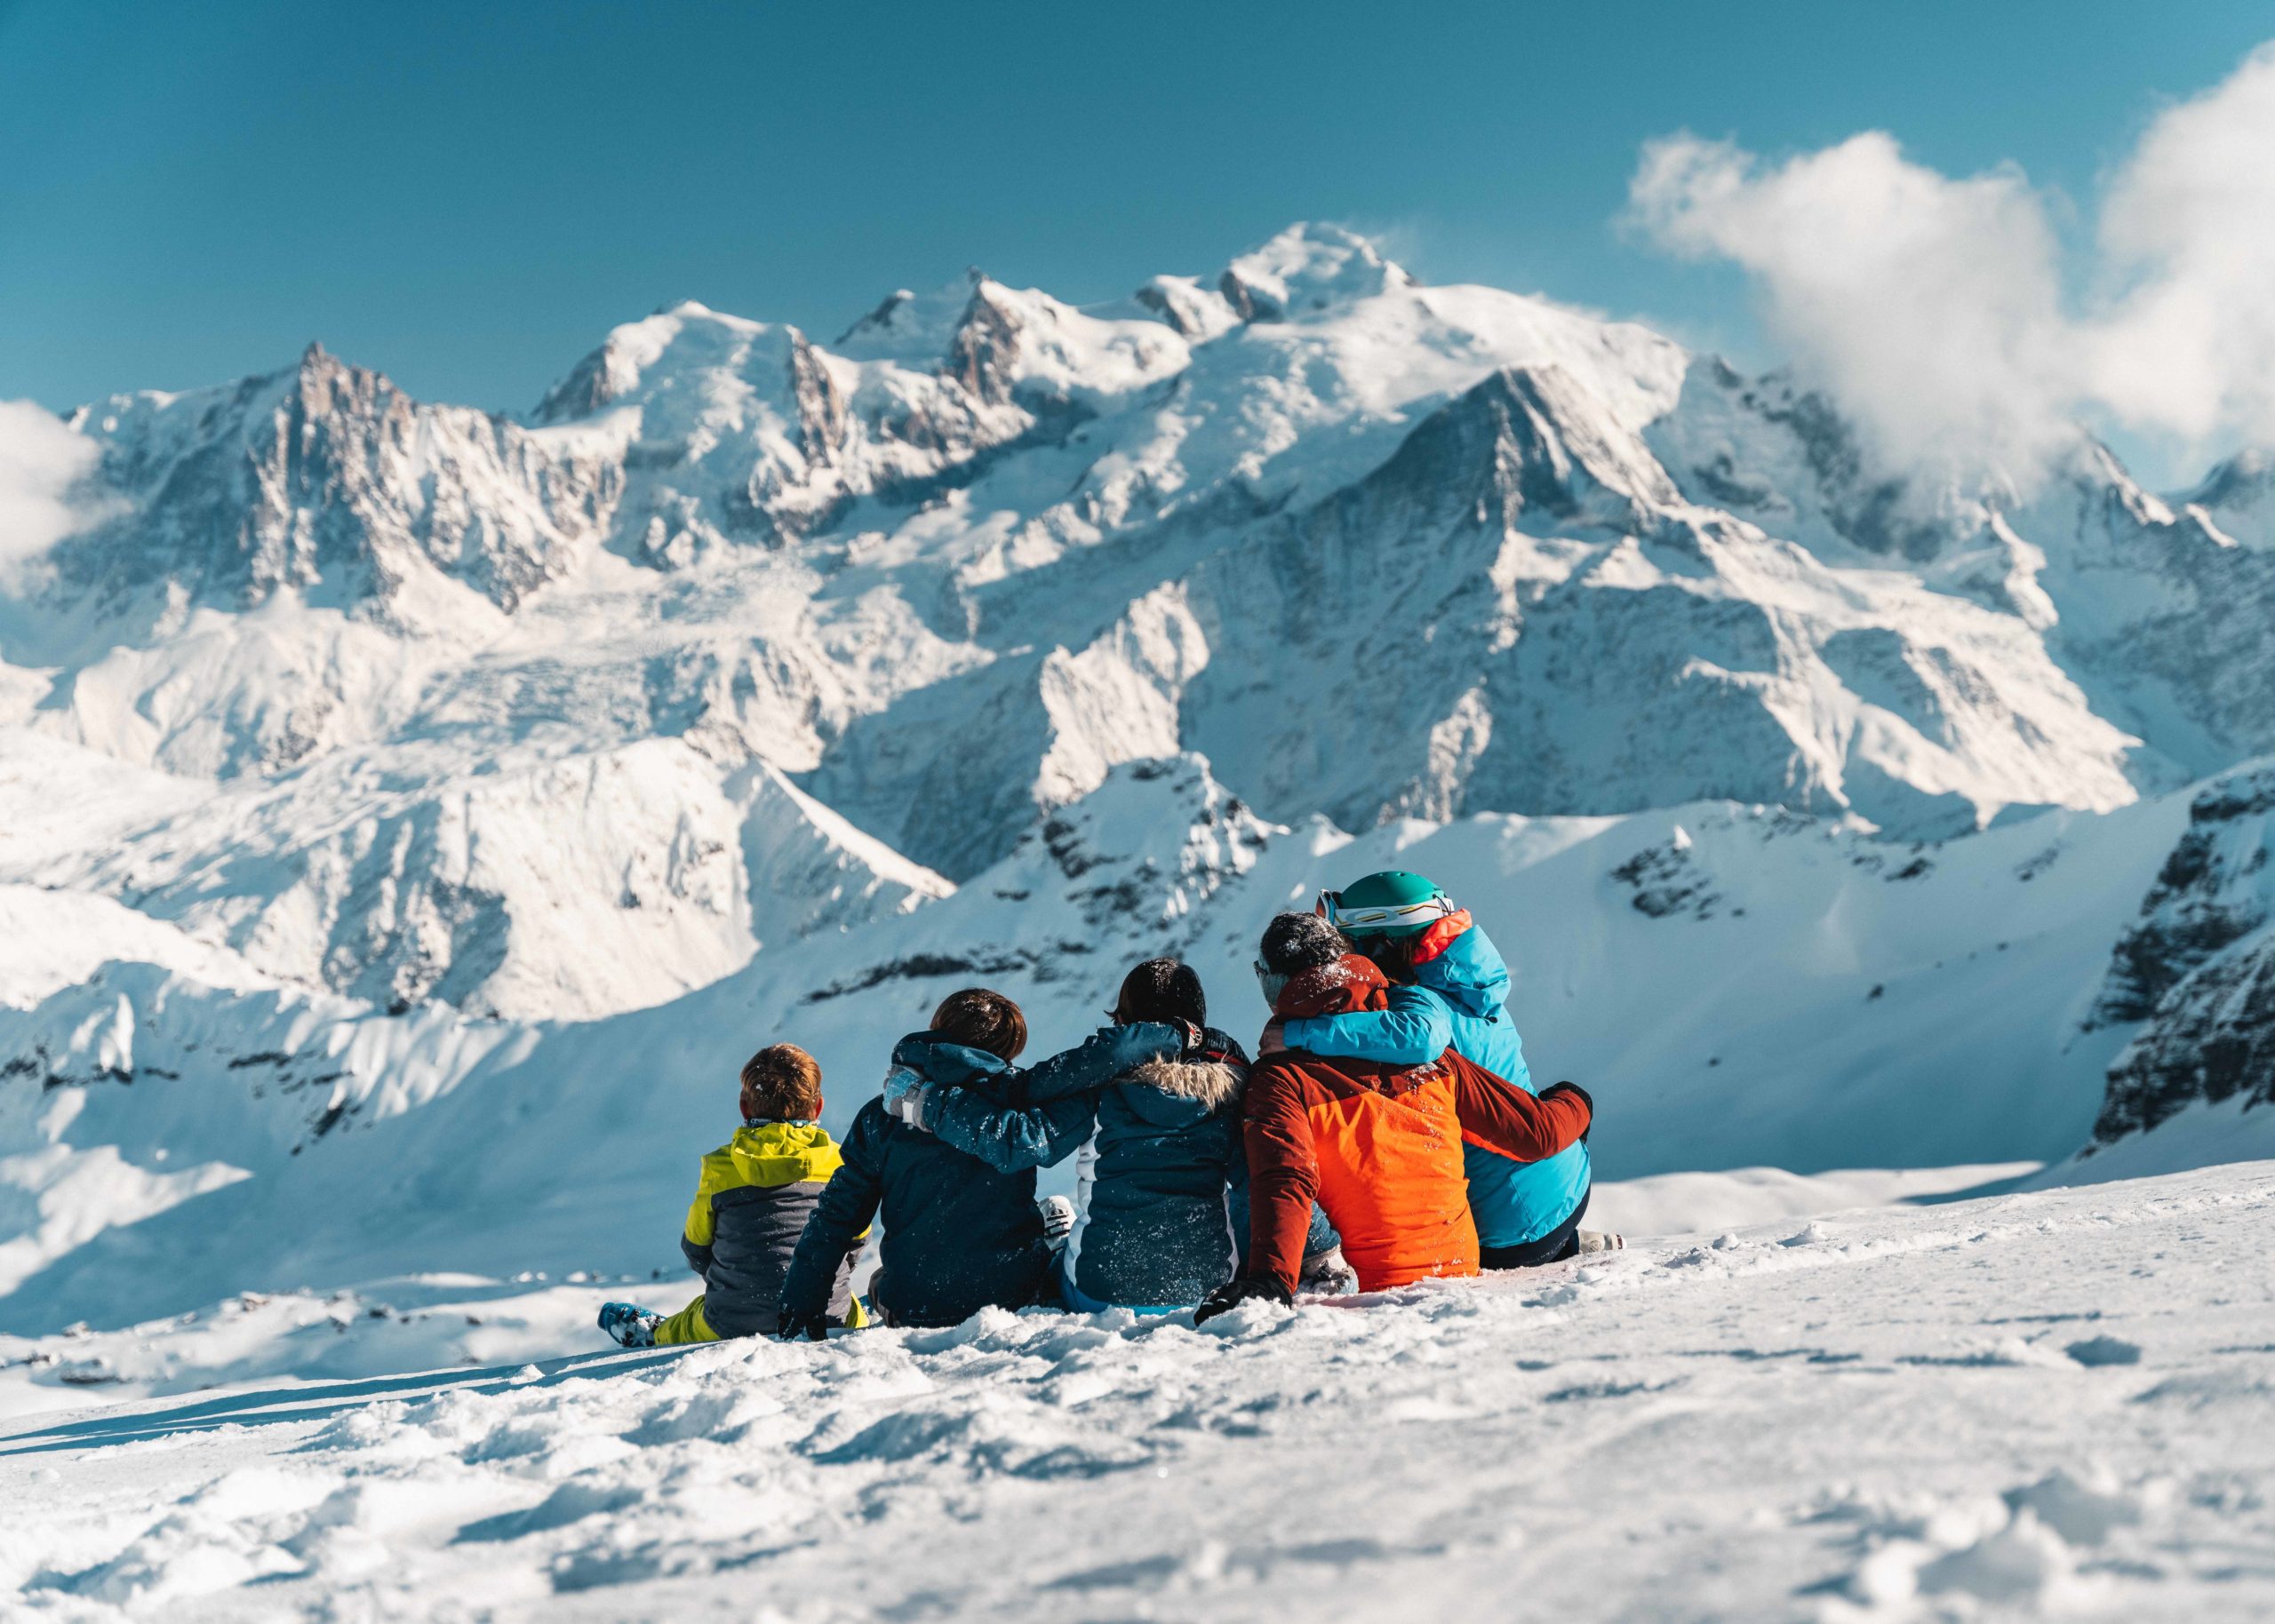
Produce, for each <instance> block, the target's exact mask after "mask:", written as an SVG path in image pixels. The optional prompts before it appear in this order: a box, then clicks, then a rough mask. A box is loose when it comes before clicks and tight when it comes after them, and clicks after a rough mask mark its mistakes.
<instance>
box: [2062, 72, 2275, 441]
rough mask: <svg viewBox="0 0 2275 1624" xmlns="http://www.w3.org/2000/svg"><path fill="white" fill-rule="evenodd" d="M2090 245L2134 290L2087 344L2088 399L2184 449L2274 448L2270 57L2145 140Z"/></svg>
mask: <svg viewBox="0 0 2275 1624" xmlns="http://www.w3.org/2000/svg"><path fill="white" fill-rule="evenodd" d="M2100 240H2101V246H2102V250H2103V254H2104V255H2105V256H2106V260H2107V265H2108V267H2109V268H2110V269H2111V271H2112V272H2113V273H2118V274H2127V275H2131V276H2132V277H2133V278H2134V282H2133V283H2132V285H2131V287H2130V288H2129V290H2128V291H2127V292H2126V293H2125V294H2124V295H2123V296H2122V297H2121V298H2119V299H2118V300H2117V301H2116V302H2115V304H2114V306H2113V308H2111V310H2110V312H2109V313H2108V314H2107V316H2106V317H2105V319H2104V320H2103V322H2101V323H2100V324H2099V325H2098V327H2097V328H2096V329H2095V330H2094V332H2093V333H2092V335H2091V336H2092V339H2093V346H2092V347H2093V360H2094V362H2095V380H2094V381H2095V394H2096V396H2097V398H2098V399H2099V400H2101V401H2102V402H2103V403H2104V404H2106V405H2107V406H2108V407H2109V409H2110V410H2112V411H2114V412H2116V413H2118V414H2119V416H2120V417H2121V418H2124V419H2125V420H2126V421H2127V422H2130V423H2134V424H2136V425H2139V426H2150V427H2163V428H2168V429H2171V430H2172V431H2174V432H2175V433H2177V434H2183V435H2185V436H2187V437H2189V438H2190V439H2192V440H2205V439H2208V438H2209V437H2211V436H2212V435H2215V434H2223V433H2240V434H2243V435H2244V436H2245V437H2247V438H2248V439H2250V440H2252V441H2254V442H2258V443H2261V444H2275V44H2266V45H2263V46H2261V47H2260V48H2259V49H2258V50H2257V51H2255V52H2252V54H2251V55H2250V56H2249V57H2247V59H2245V61H2244V64H2243V66H2242V67H2241V68H2238V69H2237V70H2236V71H2235V73H2234V74H2232V75H2231V76H2229V78H2228V79H2227V81H2226V82H2225V83H2224V84H2221V85H2219V86H2218V87H2217V88H2216V89H2215V90H2213V91H2210V92H2207V93H2206V94H2205V95H2202V96H2199V97H2198V98H2197V99H2196V100H2193V101H2188V102H2183V103H2182V104H2180V105H2179V106H2177V107H2172V108H2169V109H2168V110H2167V111H2166V112H2165V113H2164V114H2163V115H2161V116H2159V118H2158V119H2157V121H2156V122H2155V123H2153V124H2151V126H2150V127H2149V130H2148V132H2147V133H2146V134H2145V135H2143V137H2142V139H2141V143H2140V145H2139V146H2138V147H2135V149H2134V152H2133V155H2132V157H2131V158H2130V159H2129V160H2128V161H2127V163H2126V164H2125V166H2124V168H2123V169H2121V170H2120V171H2119V172H2118V174H2117V176H2116V178H2115V179H2114V181H2113V182H2112V184H2111V187H2110V189H2109V195H2108V198H2107V200H2106V202H2105V203H2104V204H2103V209H2102V217H2101V231H2100Z"/></svg>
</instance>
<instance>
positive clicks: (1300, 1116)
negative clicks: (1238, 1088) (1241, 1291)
mask: <svg viewBox="0 0 2275 1624" xmlns="http://www.w3.org/2000/svg"><path fill="white" fill-rule="evenodd" d="M1302 1087H1303V1085H1302V1082H1301V1079H1299V1078H1297V1075H1296V1073H1295V1072H1294V1071H1291V1070H1289V1068H1288V1067H1285V1066H1275V1065H1268V1064H1267V1065H1260V1066H1258V1067H1257V1069H1256V1070H1255V1071H1252V1072H1250V1073H1249V1083H1248V1095H1247V1098H1246V1101H1245V1103H1244V1105H1243V1107H1242V1112H1243V1117H1244V1120H1245V1126H1244V1129H1243V1138H1244V1140H1245V1142H1246V1146H1247V1150H1248V1182H1249V1248H1248V1269H1247V1272H1248V1273H1249V1274H1250V1275H1252V1276H1255V1277H1256V1278H1259V1279H1266V1280H1273V1281H1276V1282H1277V1283H1278V1284H1280V1285H1281V1286H1284V1287H1286V1288H1287V1290H1288V1291H1289V1292H1290V1293H1293V1292H1294V1291H1295V1289H1296V1285H1297V1280H1298V1279H1299V1278H1301V1276H1302V1274H1303V1269H1304V1244H1305V1236H1306V1234H1307V1233H1308V1231H1309V1230H1310V1229H1311V1222H1312V1202H1313V1199H1314V1198H1316V1197H1317V1196H1318V1194H1319V1163H1318V1161H1317V1159H1316V1158H1314V1157H1313V1151H1312V1124H1311V1118H1309V1117H1308V1116H1306V1115H1305V1112H1304V1103H1303V1093H1302Z"/></svg>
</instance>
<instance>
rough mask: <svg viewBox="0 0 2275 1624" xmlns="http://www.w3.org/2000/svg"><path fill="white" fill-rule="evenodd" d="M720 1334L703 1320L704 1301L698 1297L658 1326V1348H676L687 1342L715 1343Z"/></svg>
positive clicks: (708, 1322)
mask: <svg viewBox="0 0 2275 1624" xmlns="http://www.w3.org/2000/svg"><path fill="white" fill-rule="evenodd" d="M718 1340H719V1333H717V1332H716V1331H714V1330H713V1329H712V1328H711V1322H710V1321H709V1320H707V1319H706V1318H703V1299H702V1298H700V1297H698V1298H697V1299H696V1300H695V1301H694V1302H690V1303H689V1304H688V1305H687V1306H686V1307H685V1308H683V1309H682V1310H680V1311H679V1312H678V1313H676V1314H675V1315H673V1316H672V1317H671V1318H669V1319H667V1320H664V1321H662V1322H660V1323H659V1325H657V1326H656V1346H657V1347H659V1348H676V1347H679V1346H680V1345H682V1344H683V1343H686V1342H715V1341H718Z"/></svg>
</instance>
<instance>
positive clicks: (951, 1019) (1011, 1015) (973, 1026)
mask: <svg viewBox="0 0 2275 1624" xmlns="http://www.w3.org/2000/svg"><path fill="white" fill-rule="evenodd" d="M932 1030H933V1031H936V1032H938V1033H939V1034H940V1036H942V1037H943V1038H946V1039H948V1040H949V1041H950V1042H952V1043H961V1044H962V1045H964V1046H965V1047H967V1048H975V1049H986V1051H987V1052H988V1053H989V1054H990V1055H994V1056H995V1057H996V1058H997V1059H999V1060H1017V1059H1018V1057H1019V1051H1020V1050H1021V1049H1023V1048H1025V1047H1026V1046H1027V1018H1026V1016H1025V1015H1021V1014H1020V1013H1019V1007H1018V1005H1017V1004H1014V1003H1013V1002H1011V1000H1010V999H1007V998H1005V997H1004V996H1003V995H1002V993H1000V992H990V991H988V990H987V989H986V988H985V987H966V988H965V989H964V990H963V991H961V992H951V993H949V994H948V996H947V997H946V998H944V999H941V1000H940V1007H938V1009H935V1010H934V1011H933V1012H932Z"/></svg>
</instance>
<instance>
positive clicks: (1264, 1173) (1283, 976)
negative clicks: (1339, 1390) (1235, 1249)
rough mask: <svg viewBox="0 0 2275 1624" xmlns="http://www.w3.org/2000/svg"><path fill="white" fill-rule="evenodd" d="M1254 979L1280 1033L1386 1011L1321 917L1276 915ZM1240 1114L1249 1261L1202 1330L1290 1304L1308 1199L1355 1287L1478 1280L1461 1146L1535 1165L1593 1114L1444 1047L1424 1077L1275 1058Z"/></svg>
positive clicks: (1361, 964) (1263, 1062)
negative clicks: (1260, 1302) (1257, 1302)
mask: <svg viewBox="0 0 2275 1624" xmlns="http://www.w3.org/2000/svg"><path fill="white" fill-rule="evenodd" d="M1257 979H1258V981H1259V983H1261V984H1262V986H1263V988H1264V991H1265V996H1266V997H1267V998H1268V999H1270V1000H1271V1001H1272V1006H1273V1014H1274V1015H1276V1016H1277V1017H1278V1018H1279V1019H1280V1020H1281V1021H1282V1022H1287V1021H1295V1020H1305V1019H1310V1018H1313V1017H1315V1016H1319V1015H1334V1014H1339V1013H1343V1012H1346V1011H1351V1010H1379V1009H1382V1008H1385V1007H1387V1005H1388V1002H1389V999H1388V997H1387V993H1388V990H1389V984H1390V983H1388V981H1387V980H1385V977H1384V975H1383V973H1382V971H1381V970H1380V969H1379V968H1377V967H1376V965H1375V964H1374V962H1373V961H1372V960H1371V959H1366V958H1364V957H1362V956H1361V954H1359V953H1358V952H1357V951H1354V950H1353V947H1352V944H1351V942H1350V940H1349V939H1348V938H1347V937H1345V935H1343V934H1342V933H1341V932H1340V931H1338V930H1337V929H1336V928H1335V927H1334V926H1332V925H1330V924H1329V922H1328V921H1327V920H1326V919H1323V918H1321V917H1320V916H1319V915H1317V914H1310V913H1283V914H1281V915H1279V916H1278V917H1277V918H1275V919H1273V921H1272V923H1271V924H1270V925H1269V926H1267V927H1265V933H1264V940H1263V943H1262V945H1261V949H1260V956H1259V958H1258V960H1257ZM1241 1115H1242V1118H1243V1120H1244V1123H1245V1135H1246V1144H1247V1151H1248V1164H1249V1187H1250V1200H1251V1203H1252V1207H1253V1211H1252V1215H1251V1218H1250V1222H1251V1225H1252V1229H1253V1233H1252V1237H1251V1238H1250V1241H1249V1261H1248V1264H1247V1267H1246V1269H1245V1270H1243V1271H1242V1273H1241V1276H1240V1278H1237V1279H1235V1280H1233V1281H1232V1282H1231V1283H1229V1284H1228V1285H1226V1286H1224V1287H1222V1288H1221V1289H1219V1290H1218V1291H1217V1292H1215V1293H1214V1294H1211V1295H1210V1297H1209V1301H1208V1302H1205V1303H1203V1304H1202V1305H1201V1310H1200V1311H1199V1312H1198V1313H1196V1314H1195V1315H1194V1316H1193V1319H1194V1322H1195V1323H1196V1324H1198V1323H1200V1322H1201V1321H1203V1320H1206V1319H1209V1318H1213V1317H1214V1316H1216V1315H1217V1314H1221V1313H1224V1312H1225V1311H1226V1310H1230V1309H1232V1308H1233V1307H1236V1306H1237V1305H1238V1304H1240V1303H1241V1302H1247V1301H1249V1300H1251V1299H1254V1298H1258V1297H1261V1298H1265V1299H1267V1300H1269V1301H1272V1302H1279V1303H1281V1304H1282V1305H1285V1304H1287V1303H1289V1302H1292V1301H1293V1300H1294V1295H1295V1290H1296V1286H1297V1279H1298V1271H1299V1270H1300V1267H1301V1257H1302V1251H1303V1238H1304V1233H1305V1225H1306V1222H1307V1221H1308V1218H1309V1215H1310V1211H1311V1206H1312V1203H1313V1200H1314V1199H1316V1200H1317V1201H1318V1203H1319V1205H1320V1206H1323V1207H1325V1208H1326V1209H1327V1215H1328V1217H1329V1220H1331V1221H1332V1222H1333V1223H1334V1225H1335V1227H1336V1229H1337V1230H1339V1231H1340V1232H1341V1234H1342V1237H1343V1255H1344V1258H1345V1261H1346V1262H1348V1263H1349V1264H1350V1265H1351V1267H1352V1269H1353V1270H1355V1271H1356V1272H1357V1274H1358V1277H1359V1285H1360V1286H1361V1289H1362V1290H1366V1291H1379V1290H1382V1289H1385V1287H1389V1286H1404V1285H1409V1284H1411V1283H1412V1282H1414V1281H1416V1280H1421V1279H1427V1278H1438V1277H1447V1276H1462V1275H1474V1274H1476V1273H1477V1272H1478V1267H1479V1265H1478V1242H1477V1228H1476V1225H1475V1224H1474V1223H1473V1222H1471V1219H1470V1214H1469V1190H1468V1179H1467V1175H1466V1174H1465V1170H1464V1168H1463V1166H1462V1146H1463V1143H1464V1142H1465V1141H1467V1142H1473V1143H1479V1144H1485V1145H1489V1146H1491V1147H1493V1148H1494V1149H1496V1150H1499V1151H1501V1152H1502V1153H1503V1154H1504V1155H1506V1156H1510V1157H1513V1158H1516V1159H1518V1160H1521V1161H1538V1160H1540V1159H1542V1158H1545V1157H1550V1156H1553V1155H1555V1154H1556V1153H1557V1152H1559V1151H1560V1150H1563V1149H1565V1148H1566V1147H1567V1146H1568V1145H1571V1144H1573V1143H1576V1142H1578V1141H1579V1140H1580V1139H1581V1137H1582V1136H1583V1135H1584V1134H1586V1132H1587V1131H1588V1126H1589V1124H1590V1122H1591V1121H1592V1120H1593V1117H1594V1107H1593V1103H1591V1102H1590V1100H1589V1098H1588V1096H1587V1094H1586V1092H1585V1090H1583V1089H1580V1088H1578V1087H1574V1086H1573V1085H1572V1084H1570V1083H1558V1084H1557V1085H1556V1086H1555V1087H1552V1088H1548V1089H1545V1090H1543V1091H1542V1092H1541V1093H1540V1094H1539V1095H1537V1096H1536V1095H1531V1094H1529V1093H1527V1092H1525V1091H1524V1090H1523V1089H1521V1088H1516V1087H1511V1086H1510V1085H1509V1084H1507V1083H1505V1082H1504V1081H1502V1079H1499V1078H1497V1077H1496V1076H1494V1075H1493V1074H1492V1073H1491V1072H1489V1071H1485V1070H1484V1069H1483V1068H1482V1067H1480V1066H1478V1065H1477V1064H1475V1063H1473V1062H1471V1061H1469V1060H1467V1059H1465V1058H1464V1057H1463V1056H1462V1055H1461V1054H1460V1053H1459V1051H1457V1050H1455V1049H1450V1048H1449V1049H1447V1050H1445V1051H1444V1052H1443V1053H1441V1054H1440V1055H1437V1056H1436V1057H1435V1058H1433V1059H1432V1060H1430V1061H1427V1062H1425V1063H1421V1064H1418V1065H1401V1064H1395V1063H1389V1062H1384V1061H1374V1060H1357V1059H1337V1058H1332V1057H1329V1056H1328V1055H1315V1054H1313V1053H1311V1052H1309V1051H1308V1050H1305V1049H1299V1048H1281V1049H1278V1050H1276V1051H1273V1052H1272V1053H1268V1054H1265V1055H1261V1056H1260V1057H1259V1058H1258V1059H1257V1062H1256V1063H1255V1064H1254V1065H1253V1066H1252V1067H1251V1068H1250V1069H1249V1086H1248V1091H1247V1094H1246V1096H1245V1098H1244V1100H1243V1102H1242V1105H1241Z"/></svg>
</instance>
